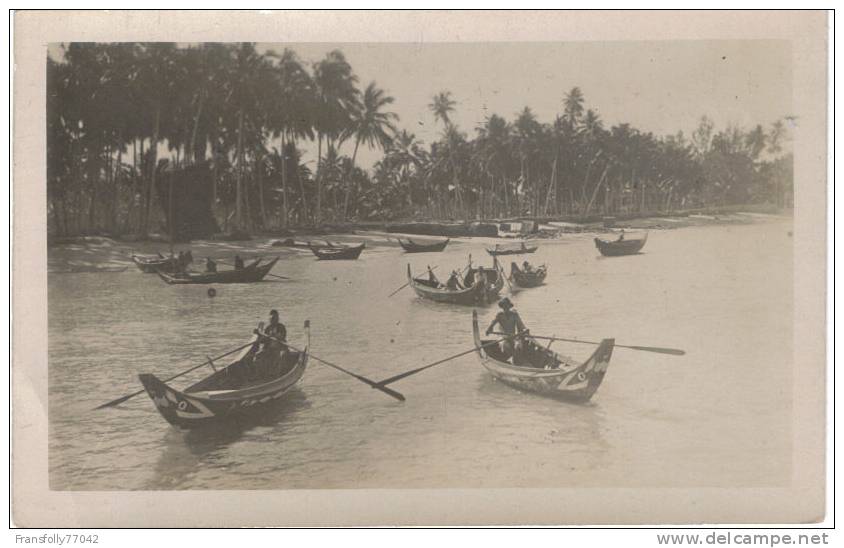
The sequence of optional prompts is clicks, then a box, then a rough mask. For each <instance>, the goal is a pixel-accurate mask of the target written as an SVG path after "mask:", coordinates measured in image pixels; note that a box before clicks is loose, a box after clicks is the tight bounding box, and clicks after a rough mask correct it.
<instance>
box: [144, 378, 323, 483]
mask: <svg viewBox="0 0 844 548" xmlns="http://www.w3.org/2000/svg"><path fill="white" fill-rule="evenodd" d="M310 407H311V402H310V401H309V400H308V398H307V396H306V395H305V393H304V392H302V390H301V389H299V388H298V387H296V388H293V389H291V390H290V392H288V393H287V396H286V397H285V398H284V399H282V400H279V401H278V402H274V403H272V404H269V405H266V406H262V407H261V408H260V409H259V410H256V412H254V413H245V414H240V415H237V416H233V417H229V418H222V419H219V420H217V421H214V422H213V423H209V424H207V425H203V426H200V427H196V428H192V429H190V430H183V429H179V428H176V427H170V428H168V429H167V432H166V433H165V434H164V436H163V438H162V440H161V445H162V446H163V447H164V449H163V452H162V453H161V456H160V457H159V459H158V461H157V463H156V466H155V473H154V475H153V478H154V479H152V480H151V481H150V482H149V483H148V484H147V485H145V486H144V489H190V488H194V487H195V486H193V485H186V484H185V482H186V480H188V479H189V478H190V477H191V476H194V475H195V474H196V472H197V470H198V469H212V468H215V469H218V470H225V469H227V468H228V467H230V466H232V465H236V463H233V462H225V461H224V460H223V459H224V458H226V457H225V456H224V455H226V454H227V453H228V452H227V451H226V449H228V448H229V447H230V446H232V445H234V444H237V443H239V442H241V441H242V440H243V439H244V438H245V437H247V436H248V435H249V434H250V432H252V431H254V430H258V429H270V430H269V431H268V432H267V433H266V439H265V440H262V441H269V440H270V439H271V438H276V437H279V436H281V435H283V434H284V432H285V431H286V430H287V429H288V427H289V424H290V423H289V422H286V419H287V420H289V421H290V422H295V421H292V420H291V419H293V418H295V416H296V415H297V414H299V413H300V412H303V411H306V410H307V409H308V408H310Z"/></svg>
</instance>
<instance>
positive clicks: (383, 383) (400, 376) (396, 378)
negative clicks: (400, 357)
mask: <svg viewBox="0 0 844 548" xmlns="http://www.w3.org/2000/svg"><path fill="white" fill-rule="evenodd" d="M496 334H499V333H496ZM510 337H512V335H508V336H506V337H504V338H502V339H498V340H496V341H490V342H486V343H484V344H482V345H480V346H473V347H472V348H470V349H469V350H465V351H463V352H460V353H459V354H455V355H454V356H449V357H448V358H443V359H441V360H437V361H435V362H434V363H429V364H428V365H423V366H422V367H417V368H416V369H411V370H410V371H405V372H404V373H399V374H398V375H395V376H393V377H390V378H389V379H384V380H383V381H378V383H377V386H380V387H384V386H386V385H388V384H393V383H394V382H396V381H399V380H401V379H403V378H405V377H409V376H411V375H415V374H417V373H419V372H420V371H424V370H426V369H429V368H431V367H434V366H435V365H440V364H443V363H445V362H448V361H451V360H453V359H455V358H459V357H460V356H465V355H466V354H470V353H472V352H475V351H477V350H478V349H479V348H486V347H487V346H493V345H496V344H498V343H500V342H501V341H503V340H505V339H507V338H510ZM373 388H376V387H375V386H373Z"/></svg>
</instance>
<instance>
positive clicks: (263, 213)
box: [255, 152, 267, 230]
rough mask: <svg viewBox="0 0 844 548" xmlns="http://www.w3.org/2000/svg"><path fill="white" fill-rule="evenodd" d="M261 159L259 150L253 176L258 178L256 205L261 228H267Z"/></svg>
mask: <svg viewBox="0 0 844 548" xmlns="http://www.w3.org/2000/svg"><path fill="white" fill-rule="evenodd" d="M262 160H263V159H262V158H261V156H260V152H259V153H258V159H257V160H256V161H255V177H256V178H257V180H258V207H259V208H260V210H261V211H260V212H261V230H264V229H266V228H267V210H266V208H265V207H264V179H263V177H262V176H261V175H262V173H261V171H262V169H261V166H262Z"/></svg>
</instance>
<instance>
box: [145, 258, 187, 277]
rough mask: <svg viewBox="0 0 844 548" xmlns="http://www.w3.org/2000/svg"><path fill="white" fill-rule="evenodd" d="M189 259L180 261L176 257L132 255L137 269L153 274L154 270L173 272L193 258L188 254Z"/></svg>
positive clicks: (181, 268) (182, 267)
mask: <svg viewBox="0 0 844 548" xmlns="http://www.w3.org/2000/svg"><path fill="white" fill-rule="evenodd" d="M188 257H189V259H188V260H187V261H185V262H180V261H179V258H178V257H165V258H159V257H156V258H145V257H140V256H138V255H132V262H133V263H135V266H137V267H138V270H140V271H141V272H143V273H144V274H155V273H156V272H159V271H160V272H165V273H173V272H179V271H181V270H183V269H184V268H185V267H187V265H188V264H189V263H190V262H191V261H192V260H193V258H192V257H191V256H190V255H188Z"/></svg>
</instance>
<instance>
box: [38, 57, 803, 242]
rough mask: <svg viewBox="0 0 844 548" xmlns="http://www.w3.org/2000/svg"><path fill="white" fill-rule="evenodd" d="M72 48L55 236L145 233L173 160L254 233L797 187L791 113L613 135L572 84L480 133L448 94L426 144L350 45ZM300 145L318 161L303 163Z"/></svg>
mask: <svg viewBox="0 0 844 548" xmlns="http://www.w3.org/2000/svg"><path fill="white" fill-rule="evenodd" d="M63 53H64V54H63V56H62V57H63V58H62V59H61V60H54V59H51V58H48V60H47V191H48V192H47V196H48V208H49V217H50V222H51V227H50V228H51V231H53V232H55V233H59V234H77V233H84V232H95V231H107V232H112V233H128V232H133V233H138V234H140V235H142V236H144V235H146V234H147V233H148V232H150V231H152V230H154V229H156V228H157V227H158V226H159V225H160V224H161V220H162V214H161V209H160V208H157V207H155V204H156V201H157V200H158V198H156V193H155V192H154V190H155V188H156V181H157V180H160V178H161V176H162V171H163V170H167V169H177V170H178V169H182V168H186V167H188V166H194V165H197V164H206V165H207V166H208V167H209V169H208V173H210V177H209V180H208V182H207V184H208V192H209V193H210V194H211V203H212V204H214V213H215V215H216V216H217V218H218V220H219V221H221V222H220V225H221V226H223V227H225V228H226V229H227V230H234V229H239V230H244V231H251V230H262V229H270V228H276V227H286V226H293V225H308V224H319V223H323V222H338V221H348V220H374V219H396V218H429V219H470V218H493V217H497V218H501V217H513V216H519V217H520V216H537V217H553V216H569V215H573V216H590V215H599V214H604V215H606V214H620V213H633V212H640V211H648V212H655V211H668V210H674V209H688V208H697V207H706V206H721V205H727V204H747V203H766V202H767V203H771V204H775V205H778V206H780V207H782V206H785V205H788V202H789V200H790V198H789V197H790V195H791V192H792V156H791V154H790V153H789V152H788V151H787V146H786V143H787V135H786V125H785V123H784V120H777V121H775V122H774V123H773V124H772V125H771V126H770V127H769V128H763V127H762V126H756V127H754V128H751V129H749V130H745V129H742V128H739V127H728V128H725V129H721V130H716V128H715V127H714V126H713V124H712V122H711V121H710V120H709V119H708V118H706V117H703V118H702V119H701V121H700V124H699V126H698V128H697V129H696V130H695V131H694V132H693V134H692V135H690V136H688V137H686V136H685V135H683V134H682V133H678V134H676V135H672V136H662V137H660V136H655V135H653V134H651V133H646V132H642V131H639V130H637V129H636V128H634V127H631V126H630V125H629V124H618V125H615V126H612V127H609V128H606V127H605V125H604V123H603V122H602V121H601V119H600V117H599V116H598V114H597V113H596V111H594V110H592V109H589V108H587V107H586V102H585V99H584V96H583V94H582V93H581V91H580V89H579V88H576V87H575V88H572V89H571V90H570V91H568V92H567V93H562V92H561V102H560V111H561V112H560V113H559V115H557V116H556V118H555V119H554V120H553V121H550V122H547V123H543V122H541V121H540V120H538V119H537V117H536V116H535V115H534V113H533V112H532V111H531V109H530V108H529V107H525V108H524V109H523V110H521V111H520V112H518V113H516V114H515V116H514V118H513V119H512V120H511V121H508V120H506V119H505V118H503V117H502V116H499V115H495V114H494V115H491V116H489V117H488V119H487V120H486V121H485V122H484V123H483V124H482V125H481V126H480V127H477V128H474V129H473V130H472V133H473V134H472V135H469V133H467V131H464V130H463V129H462V128H459V127H457V125H456V124H455V123H454V121H453V114H454V112H455V109H456V108H457V106H458V104H457V102H456V99H455V98H453V97H452V95H451V93H450V92H448V91H442V92H439V93H437V94H436V95H434V96H433V97H432V100H431V104H430V105H429V108H430V110H431V112H432V113H433V115H434V116H435V118H436V120H437V121H438V123H439V124H440V127H441V129H442V133H441V135H440V137H439V138H438V139H437V140H436V142H433V143H430V144H429V145H425V144H424V143H422V142H420V141H419V140H418V139H417V138H416V137H415V136H414V135H413V134H412V133H410V132H408V131H407V130H405V129H400V128H399V126H398V124H399V119H398V116H396V115H395V114H394V113H392V112H390V108H391V104H392V103H393V102H394V99H393V98H392V97H390V96H389V95H387V93H386V92H385V91H384V90H382V89H380V88H379V87H378V85H377V84H376V83H375V82H371V83H368V84H367V85H366V86H363V85H362V84H361V82H359V80H358V78H357V77H356V76H355V74H354V71H353V69H352V67H351V65H350V64H349V63H348V61H347V60H346V59H345V57H344V56H343V54H342V52H341V51H339V50H335V51H332V52H330V53H328V54H327V55H326V57H325V58H324V59H322V60H320V61H318V62H316V63H314V64H312V65H310V66H308V65H307V64H305V63H304V62H302V60H300V59H299V58H298V57H297V55H296V54H295V53H294V52H293V51H292V50H290V49H285V50H284V51H282V52H281V53H278V52H274V51H268V52H266V53H261V52H259V51H257V50H256V48H255V45H254V44H251V43H241V44H215V43H209V44H202V45H198V46H191V47H177V46H176V45H175V44H169V43H131V44H123V43H120V44H94V43H72V44H68V45H66V46H64V52H63ZM305 144H307V145H308V146H310V147H315V149H316V151H317V160H316V162H315V163H314V162H305V161H303V159H302V157H303V153H302V148H301V147H302V146H303V145H305ZM344 145H345V146H344ZM361 146H363V147H369V148H376V149H380V150H383V155H382V158H381V159H380V160H379V161H378V162H377V163H375V165H374V166H373V168H372V170H371V171H370V172H367V171H366V170H363V169H361V168H360V167H359V166H358V165H357V164H356V161H357V154H358V151H359V149H360V147H361ZM164 147H166V149H167V150H168V151H169V156H168V157H167V158H160V157H159V149H162V150H163V149H164ZM312 150H313V149H312ZM342 150H347V151H348V150H350V151H351V155H344V154H342V153H341V151H342ZM130 151H131V153H130ZM159 201H160V200H159Z"/></svg>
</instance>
